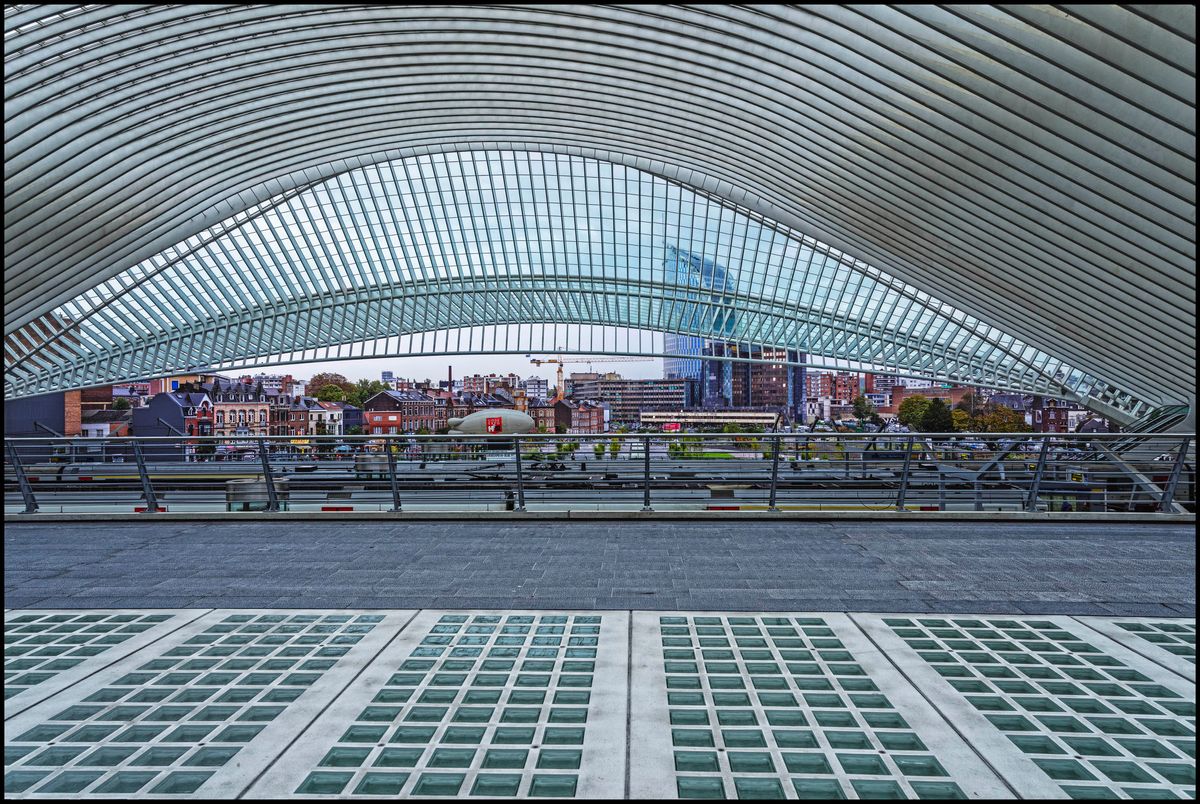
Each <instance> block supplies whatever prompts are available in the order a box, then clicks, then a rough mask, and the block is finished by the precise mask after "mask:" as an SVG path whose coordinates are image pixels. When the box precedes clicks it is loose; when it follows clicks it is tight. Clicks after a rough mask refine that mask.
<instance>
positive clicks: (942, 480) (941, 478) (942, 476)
mask: <svg viewBox="0 0 1200 804" xmlns="http://www.w3.org/2000/svg"><path fill="white" fill-rule="evenodd" d="M938 510H939V511H945V510H946V473H945V472H943V471H942V470H941V469H939V470H938Z"/></svg>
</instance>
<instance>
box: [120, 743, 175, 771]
mask: <svg viewBox="0 0 1200 804" xmlns="http://www.w3.org/2000/svg"><path fill="white" fill-rule="evenodd" d="M187 751H188V749H186V748H164V747H157V746H156V747H154V748H147V749H146V750H145V751H143V752H142V753H141V754H139V755H138V756H137V758H136V759H134V761H133V762H131V763H129V764H130V765H147V766H151V767H157V766H164V765H173V764H175V761H176V760H177V759H179V758H180V757H181V756H183V755H184V754H186V753H187Z"/></svg>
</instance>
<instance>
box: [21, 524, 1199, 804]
mask: <svg viewBox="0 0 1200 804" xmlns="http://www.w3.org/2000/svg"><path fill="white" fill-rule="evenodd" d="M1194 536H1195V531H1194V527H1192V526H1190V525H1152V524H1136V525H1133V524H1131V525H1117V524H1096V523H1053V524H1040V523H1039V524H1028V523H1003V522H996V523H972V522H928V521H924V522H919V523H917V522H913V523H908V522H901V523H892V522H853V521H830V522H777V523H770V522H737V523H729V524H726V523H720V522H695V521H692V522H687V521H652V522H624V523H622V522H611V521H608V522H596V523H582V522H545V521H542V522H537V523H532V524H521V523H512V522H496V523H488V522H479V521H475V522H469V523H468V522H463V523H448V522H408V523H399V522H345V521H341V522H339V521H329V522H294V521H289V522H279V523H274V522H246V523H229V522H158V523H109V524H104V523H100V524H97V523H87V524H86V525H85V524H82V523H71V524H67V523H43V524H37V523H20V524H11V523H10V524H8V525H7V527H6V531H5V539H4V541H5V793H6V797H17V798H33V799H38V798H63V797H67V798H93V797H107V798H113V797H121V798H163V797H168V798H192V799H196V798H210V797H211V798H264V797H274V798H322V797H341V798H371V797H379V796H388V797H402V798H403V797H413V798H433V797H459V798H476V799H479V798H508V797H519V798H523V797H531V798H540V797H550V798H722V797H724V798H851V799H853V798H919V799H925V798H1004V799H1014V798H1125V799H1130V798H1194V797H1195V621H1194V616H1195V540H1194Z"/></svg>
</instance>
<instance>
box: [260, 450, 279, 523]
mask: <svg viewBox="0 0 1200 804" xmlns="http://www.w3.org/2000/svg"><path fill="white" fill-rule="evenodd" d="M258 456H259V457H260V458H261V459H262V467H263V480H265V481H266V482H267V510H268V511H278V510H279V497H278V495H276V494H275V477H274V475H272V474H271V459H270V458H269V457H268V456H267V442H266V440H265V439H263V438H260V439H258Z"/></svg>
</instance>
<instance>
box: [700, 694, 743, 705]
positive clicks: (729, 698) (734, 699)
mask: <svg viewBox="0 0 1200 804" xmlns="http://www.w3.org/2000/svg"><path fill="white" fill-rule="evenodd" d="M712 699H713V706H749V705H750V696H749V695H747V694H746V693H744V692H714V693H713V694H712ZM700 705H701V706H703V696H701V704H700Z"/></svg>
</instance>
